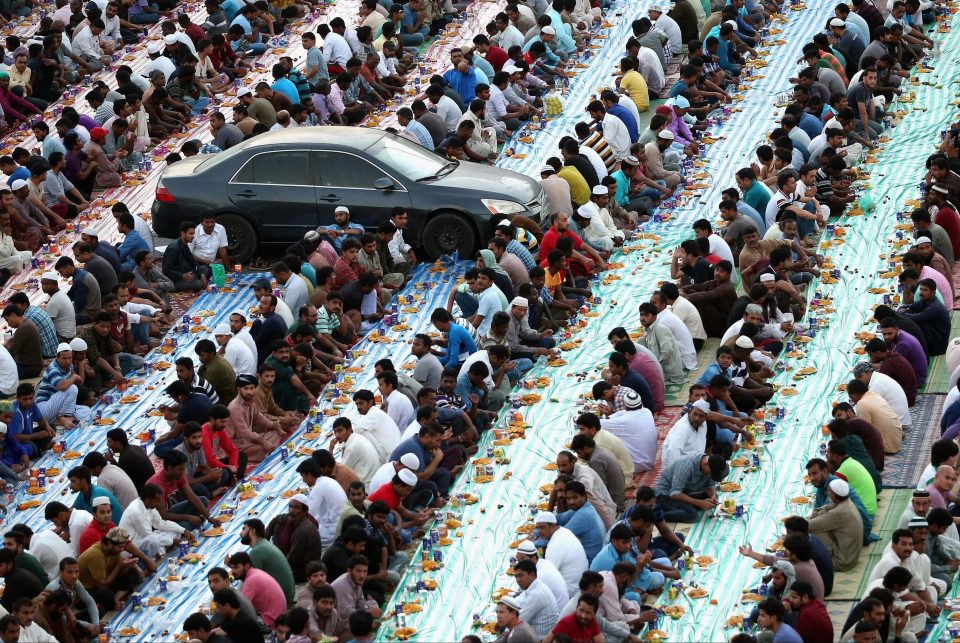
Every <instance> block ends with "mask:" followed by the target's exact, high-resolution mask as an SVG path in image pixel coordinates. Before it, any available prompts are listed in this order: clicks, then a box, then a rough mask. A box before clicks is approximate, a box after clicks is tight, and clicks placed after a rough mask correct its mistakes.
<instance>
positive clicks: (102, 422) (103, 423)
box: [93, 418, 116, 426]
mask: <svg viewBox="0 0 960 643" xmlns="http://www.w3.org/2000/svg"><path fill="white" fill-rule="evenodd" d="M115 422H116V420H114V419H113V418H98V419H96V420H94V421H93V423H94V424H95V425H96V426H110V425H111V424H113V423H115Z"/></svg>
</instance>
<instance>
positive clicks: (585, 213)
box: [577, 205, 593, 219]
mask: <svg viewBox="0 0 960 643" xmlns="http://www.w3.org/2000/svg"><path fill="white" fill-rule="evenodd" d="M577 214H578V215H580V216H581V217H583V218H584V219H592V218H593V210H591V209H590V208H588V207H586V206H584V205H581V206H580V207H579V208H577Z"/></svg>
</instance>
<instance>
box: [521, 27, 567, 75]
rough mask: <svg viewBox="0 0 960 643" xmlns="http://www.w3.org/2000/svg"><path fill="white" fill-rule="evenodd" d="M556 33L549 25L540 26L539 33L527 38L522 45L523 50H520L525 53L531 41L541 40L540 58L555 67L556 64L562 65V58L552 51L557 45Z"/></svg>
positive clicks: (528, 49)
mask: <svg viewBox="0 0 960 643" xmlns="http://www.w3.org/2000/svg"><path fill="white" fill-rule="evenodd" d="M556 35H557V30H556V29H554V28H553V27H551V26H550V25H547V26H545V27H541V29H540V34H539V35H537V36H534V37H533V38H531V39H530V40H528V41H527V43H526V44H525V45H524V46H523V50H522V51H523V53H527V52H528V51H530V47H532V46H533V43H535V42H542V43H543V46H544V48H545V50H544V52H543V54H542V58H543V60H544V62H546V63H547V64H548V65H550V66H551V67H556V66H558V65H560V66H562V65H563V60H562V59H561V58H560V56H558V55H557V54H556V53H554V51H553V50H554V47H556V45H557V43H556V40H555V38H556Z"/></svg>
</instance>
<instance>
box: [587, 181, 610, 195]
mask: <svg viewBox="0 0 960 643" xmlns="http://www.w3.org/2000/svg"><path fill="white" fill-rule="evenodd" d="M591 191H592V192H593V194H595V195H596V196H606V195H608V194H610V191H609V190H607V186H605V185H600V184H599V183H598V184H597V185H595V186H593V190H591Z"/></svg>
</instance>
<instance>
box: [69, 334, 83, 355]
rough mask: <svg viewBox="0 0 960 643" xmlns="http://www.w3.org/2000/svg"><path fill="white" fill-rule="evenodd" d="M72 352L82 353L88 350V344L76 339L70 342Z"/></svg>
mask: <svg viewBox="0 0 960 643" xmlns="http://www.w3.org/2000/svg"><path fill="white" fill-rule="evenodd" d="M70 350H72V351H75V352H77V353H81V352H83V351H85V350H87V342H85V341H83V340H82V339H81V338H79V337H74V338H73V339H71V340H70Z"/></svg>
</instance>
